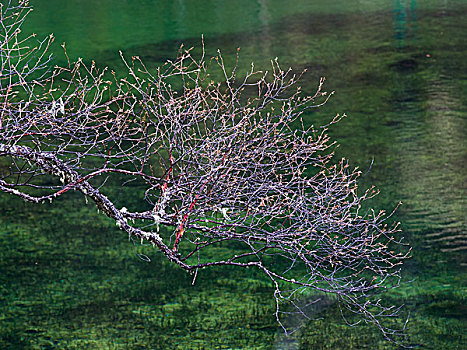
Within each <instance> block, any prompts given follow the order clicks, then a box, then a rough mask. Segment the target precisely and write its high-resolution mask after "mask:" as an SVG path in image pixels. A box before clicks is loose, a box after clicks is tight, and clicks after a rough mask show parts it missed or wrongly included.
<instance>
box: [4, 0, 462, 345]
mask: <svg viewBox="0 0 467 350" xmlns="http://www.w3.org/2000/svg"><path fill="white" fill-rule="evenodd" d="M1 1H5V0H1ZM31 4H32V5H33V6H34V12H33V13H32V14H31V15H30V17H29V20H28V22H27V23H26V25H25V27H24V30H25V31H30V32H33V31H34V32H36V33H38V34H39V36H46V35H47V34H48V33H54V35H55V37H56V42H55V44H54V45H55V46H54V47H53V48H52V50H53V52H54V54H55V56H56V60H57V62H59V63H60V62H63V61H64V56H63V52H62V50H61V48H60V46H59V44H61V43H62V42H66V43H67V44H66V45H67V50H68V53H69V55H70V56H71V57H72V58H74V59H76V58H78V57H83V58H84V60H85V61H88V62H89V61H90V60H91V59H94V60H96V62H97V64H98V65H99V66H110V67H112V68H113V69H115V70H116V71H117V72H118V71H119V70H121V69H122V64H121V62H120V59H119V56H118V50H122V51H123V52H124V53H125V54H126V55H139V56H140V57H141V58H142V59H143V60H144V61H145V62H146V64H147V65H153V66H157V65H160V64H161V63H162V62H164V61H165V60H166V59H170V58H173V57H174V56H175V55H176V52H177V49H178V47H179V46H180V44H181V43H184V44H185V46H187V47H191V46H194V47H196V48H198V50H199V48H200V47H201V35H202V34H204V43H205V47H206V51H207V53H208V55H215V53H216V50H217V49H218V48H219V49H221V51H222V53H223V55H224V58H225V60H226V61H227V62H234V59H235V53H236V49H237V47H240V48H241V50H240V62H239V65H240V68H239V70H238V71H239V72H240V73H241V72H242V71H245V70H246V69H248V67H249V66H250V63H251V61H255V64H256V66H257V67H262V68H265V69H267V68H268V67H269V60H270V59H274V58H275V57H279V61H280V62H281V64H282V66H283V67H284V68H285V67H288V66H291V67H293V68H294V69H295V70H297V71H301V70H303V69H305V68H306V69H307V70H308V73H307V74H306V75H305V77H304V79H303V80H302V82H301V85H302V86H303V89H304V91H306V92H309V93H312V92H314V89H315V87H316V85H317V83H318V79H319V77H320V76H326V79H327V80H326V89H327V90H328V91H331V90H335V91H336V93H335V95H334V96H333V97H332V98H331V100H330V101H329V103H328V104H327V105H326V106H324V107H322V108H321V109H320V110H319V111H318V112H315V113H313V114H311V115H309V116H307V118H308V119H307V122H308V123H310V124H311V123H313V124H315V125H317V124H320V123H322V124H325V123H327V122H328V121H329V120H330V118H332V117H333V116H334V115H335V114H336V113H341V114H342V113H346V114H347V115H348V117H347V118H345V119H343V120H342V121H341V122H340V123H339V124H338V125H334V126H333V127H332V128H331V130H330V134H331V136H332V137H333V139H335V140H336V141H337V142H338V143H339V144H340V147H339V148H338V149H337V157H338V158H340V157H342V156H345V157H346V158H348V159H350V162H351V164H352V165H353V166H359V167H360V168H361V169H363V170H364V173H365V175H364V176H363V177H362V181H361V187H362V189H364V188H367V187H369V186H370V185H372V184H373V185H376V186H377V187H378V188H379V189H380V191H381V194H380V195H379V196H378V197H376V198H375V199H374V200H373V201H372V203H371V205H372V206H373V207H375V208H377V209H385V210H388V211H390V210H392V209H393V208H394V206H395V205H396V204H397V203H398V202H399V201H402V202H403V205H402V206H401V207H400V209H399V210H398V211H397V214H396V217H395V220H398V221H401V222H402V228H403V235H404V237H405V239H406V241H407V242H409V243H410V244H411V245H412V246H413V258H412V259H411V260H410V261H409V262H408V263H407V264H406V265H405V268H404V276H405V277H404V280H405V281H406V282H408V283H405V284H403V285H402V286H401V287H400V288H398V289H395V290H393V291H390V292H388V293H387V294H386V295H385V298H386V300H387V301H388V302H391V303H394V304H405V307H404V312H405V313H406V314H407V313H410V319H409V322H408V324H407V331H406V334H407V335H406V341H407V343H408V344H412V345H415V346H417V348H422V349H467V306H466V296H467V293H466V291H467V287H466V284H467V273H466V268H467V259H466V255H467V227H466V226H467V225H466V198H467V195H466V174H467V172H466V169H465V164H466V161H467V145H466V118H467V108H466V102H467V59H466V55H467V15H466V14H467V1H465V0H464V1H461V0H457V1H450V0H426V1H421V0H420V1H416V0H406V1H402V0H400V1H395V0H392V1H391V0H359V1H357V0H336V1H315V0H293V1H285V0H256V1H253V0H238V1H237V0H236V1H227V0H222V1H221V0H217V1H215V0H170V1H169V0H167V1H156V0H153V1H150V0H132V1H129V0H99V1H94V0H66V1H64V0H47V1H39V0H33V1H31ZM370 166H371V169H370V170H369V172H367V171H366V170H367V169H369V168H370ZM135 193H138V191H137V189H135V188H132V187H130V186H126V187H123V188H121V187H119V186H116V185H115V186H113V187H111V188H110V190H109V194H110V195H111V196H112V195H113V198H118V199H117V202H118V203H125V205H126V206H127V207H132V208H138V206H142V205H143V204H142V202H141V197H140V196H139V195H135ZM139 254H145V255H147V256H148V257H149V258H150V259H151V262H149V263H148V262H146V261H144V259H141V258H140V256H141V255H139ZM213 254H215V252H213ZM410 281H411V282H410ZM191 282H192V278H191V276H189V275H187V274H186V273H185V272H184V271H182V270H180V269H179V268H177V267H176V266H175V265H172V264H170V263H169V262H167V261H166V260H165V259H164V258H163V257H162V256H161V254H159V253H158V252H157V251H156V250H154V249H153V248H152V246H151V247H148V246H141V245H139V244H137V245H135V244H133V243H132V242H131V241H129V240H128V237H127V236H126V235H125V234H123V233H122V231H120V230H118V228H117V227H116V226H115V224H114V223H113V222H112V221H110V220H108V219H106V218H105V217H104V216H103V215H100V214H98V213H97V212H96V209H95V207H94V206H93V205H91V203H90V204H86V202H85V200H84V199H83V198H82V197H81V196H79V195H78V194H70V195H67V196H66V197H64V198H60V199H59V200H56V201H55V202H54V203H52V204H48V203H47V204H44V205H31V204H27V203H24V202H22V201H20V200H18V199H16V198H12V197H10V196H7V195H4V194H2V195H0V348H1V349H395V348H397V346H395V345H394V344H392V343H389V342H387V341H384V339H383V337H382V336H381V334H380V333H379V331H378V330H377V329H376V328H375V327H373V326H372V325H367V324H364V323H363V324H361V325H358V326H355V327H349V326H347V325H345V323H344V322H343V320H342V318H341V316H340V314H339V311H338V307H337V305H336V304H334V303H333V302H327V303H323V304H322V305H319V306H318V307H316V314H315V319H314V320H311V321H309V322H307V323H306V324H305V325H304V326H303V328H302V329H301V330H300V331H299V332H296V333H294V334H293V335H292V336H290V337H284V335H283V332H282V331H281V329H280V328H279V326H278V324H277V323H276V321H275V317H274V315H273V313H274V310H275V309H274V308H275V303H274V299H273V295H272V292H273V290H272V286H271V284H270V283H269V281H268V280H267V278H266V277H265V276H263V275H262V274H261V273H259V272H257V271H254V270H244V269H234V268H218V269H215V268H213V269H210V270H203V271H202V272H200V273H199V275H198V278H197V280H196V283H195V285H192V283H191Z"/></svg>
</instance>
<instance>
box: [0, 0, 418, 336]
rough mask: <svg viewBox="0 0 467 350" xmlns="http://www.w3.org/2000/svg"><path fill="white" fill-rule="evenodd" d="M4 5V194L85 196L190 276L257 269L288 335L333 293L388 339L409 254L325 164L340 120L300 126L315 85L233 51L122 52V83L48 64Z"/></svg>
mask: <svg viewBox="0 0 467 350" xmlns="http://www.w3.org/2000/svg"><path fill="white" fill-rule="evenodd" d="M0 6H1V7H0V16H1V18H0V20H1V33H0V39H1V43H0V55H1V57H0V59H1V75H0V84H1V85H0V108H1V116H0V130H1V132H0V159H1V162H2V163H1V164H2V165H3V167H2V168H1V173H0V190H1V191H3V192H6V193H10V194H12V195H16V196H19V197H21V198H22V199H24V200H26V201H29V202H34V203H41V202H45V201H53V199H55V198H57V197H59V196H62V195H65V194H66V193H67V192H69V191H70V190H74V191H79V192H81V193H82V194H83V195H84V196H85V197H86V198H89V199H90V200H92V201H93V202H94V203H95V205H96V206H97V208H98V210H99V211H102V212H103V213H104V214H105V215H106V216H108V217H109V218H110V219H112V220H114V221H115V223H116V225H117V226H118V227H119V228H120V229H121V230H124V231H125V232H127V233H128V235H129V236H130V238H132V239H135V240H141V242H143V241H147V242H150V243H152V244H153V245H154V246H155V247H157V248H158V249H159V250H160V252H161V253H162V254H164V256H165V257H166V258H167V259H169V260H170V261H172V262H173V263H175V264H176V265H178V266H180V267H181V268H182V269H184V270H186V271H188V272H190V273H192V274H193V282H194V281H195V279H196V276H197V273H198V271H199V270H200V269H203V268H207V267H213V266H221V265H224V266H226V265H231V266H238V267H245V268H249V267H251V268H256V269H259V270H260V271H262V272H264V274H265V275H266V276H267V277H268V278H269V279H270V280H271V282H272V289H273V293H274V297H275V300H276V303H277V308H276V317H277V321H278V322H279V323H280V324H281V326H282V327H283V328H284V329H285V330H286V332H287V331H292V330H293V329H295V328H294V327H293V329H288V327H287V324H286V323H285V322H284V321H283V320H284V317H285V318H287V315H289V314H290V313H297V314H298V315H301V316H303V317H305V318H308V317H309V315H307V311H309V310H312V309H313V307H311V308H310V304H313V303H314V302H316V301H318V300H319V299H320V296H319V295H320V294H321V293H328V294H330V295H332V296H333V298H334V299H335V300H336V301H338V302H339V305H340V307H341V311H342V312H343V315H344V314H345V313H344V311H346V310H347V311H349V312H350V315H352V314H357V315H359V316H361V317H362V318H363V319H364V320H366V321H368V322H371V323H373V324H375V325H376V326H377V327H378V328H379V329H380V330H381V331H382V332H383V334H384V336H385V337H386V338H388V339H395V338H396V337H397V335H398V334H399V332H400V331H401V329H400V328H397V327H391V326H388V325H387V324H386V322H384V320H385V319H386V318H388V317H391V318H392V317H394V316H396V315H398V312H399V310H400V307H397V306H394V305H389V306H387V305H384V304H383V303H382V302H381V300H380V299H379V294H380V292H381V291H383V290H385V289H388V288H393V287H395V286H397V285H399V283H400V279H401V269H400V267H401V266H400V265H401V264H402V262H403V261H404V260H405V259H407V258H408V256H409V252H410V249H409V248H404V249H401V248H402V246H403V245H404V244H403V242H402V238H401V237H400V234H399V231H400V230H399V228H398V225H399V224H398V223H391V222H389V219H390V218H391V215H392V214H389V215H386V214H385V213H384V211H379V212H375V211H374V210H372V209H364V208H365V204H366V203H365V202H366V201H367V200H368V199H370V198H372V197H373V196H374V195H376V194H377V191H376V190H375V189H374V188H370V189H368V190H366V191H363V193H359V191H358V178H359V176H360V171H358V169H353V168H351V167H350V166H349V164H348V161H347V160H345V159H341V160H339V161H335V160H334V159H333V148H334V147H335V143H334V142H332V141H331V140H330V138H329V137H328V136H327V134H326V131H327V129H328V127H329V126H330V125H332V124H335V123H337V122H338V121H339V120H340V119H341V118H342V117H343V116H344V115H337V116H336V117H334V118H333V119H332V120H331V121H330V122H329V123H328V124H327V125H325V126H319V127H315V126H313V125H307V126H305V125H306V122H307V121H306V120H304V119H303V116H304V115H305V114H306V113H309V112H310V111H311V110H312V109H313V108H318V107H321V106H323V105H324V104H325V103H326V101H327V100H328V99H329V97H330V96H331V94H327V93H326V92H325V91H324V90H323V84H324V78H323V79H321V80H320V82H319V84H318V85H317V88H316V91H315V92H314V93H313V94H311V95H308V94H305V93H303V92H302V91H301V89H300V87H299V86H298V82H299V81H300V79H301V78H302V77H303V74H295V73H294V72H293V71H292V70H291V69H287V70H283V69H282V68H281V67H280V65H279V63H278V60H277V59H275V60H272V61H271V69H270V70H268V71H261V70H257V69H256V68H255V66H254V65H253V64H252V65H251V69H250V70H249V71H248V72H246V73H245V75H243V76H241V75H240V74H238V73H237V66H238V55H237V64H235V65H234V66H233V68H232V69H228V68H227V65H226V64H225V63H224V60H223V57H222V55H221V53H220V51H219V52H218V53H217V55H215V56H214V57H208V56H206V53H205V51H204V48H203V49H202V50H201V52H200V53H199V54H198V55H195V54H194V50H193V49H185V48H184V47H183V46H182V47H181V48H180V50H179V52H178V55H177V57H176V58H175V59H174V60H168V61H167V62H166V63H165V64H164V65H162V66H160V67H157V68H151V67H147V66H146V65H145V64H144V62H143V61H142V60H141V59H140V58H139V57H136V56H134V57H131V58H126V57H125V56H124V55H123V54H122V53H120V55H121V58H122V60H123V62H124V64H125V66H126V68H127V71H128V72H127V74H126V76H124V77H122V75H121V74H122V72H118V74H116V73H114V72H112V71H109V70H108V69H107V68H103V69H100V68H98V66H97V65H96V64H95V62H92V63H90V64H85V63H84V61H83V60H82V59H79V60H78V61H77V62H70V60H68V65H66V66H63V67H59V66H55V67H54V68H51V67H52V62H53V60H52V57H51V56H50V55H48V53H47V52H48V48H49V46H50V44H51V43H52V41H53V37H52V36H50V37H48V38H46V39H45V40H43V41H37V39H36V38H35V36H34V35H31V36H29V37H23V36H22V35H21V30H20V29H21V26H22V24H23V22H24V20H25V18H26V16H27V14H28V12H29V11H30V7H29V5H28V2H27V1H19V2H14V1H8V2H7V3H6V4H1V5H0ZM65 55H66V50H65ZM67 58H68V56H67ZM307 118H308V119H310V118H312V115H311V116H310V115H308V116H307ZM109 182H119V183H120V184H121V186H128V185H133V184H136V185H137V186H135V189H136V190H135V195H137V194H136V191H137V189H141V191H142V193H143V195H142V197H143V198H144V203H141V204H140V205H139V207H138V208H131V207H130V206H129V205H128V204H125V207H124V206H122V205H121V204H120V203H119V200H118V198H117V197H116V196H114V197H115V198H114V197H113V196H111V195H110V194H109V193H107V192H106V183H109ZM127 207H130V208H127ZM140 208H144V209H143V210H139V209H140ZM310 296H315V299H313V301H311V303H310V302H309V299H310ZM287 305H289V307H287ZM290 306H291V307H290ZM357 323H358V322H357ZM349 324H355V323H351V322H350V321H349ZM294 326H296V325H294ZM402 328H403V327H402Z"/></svg>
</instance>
